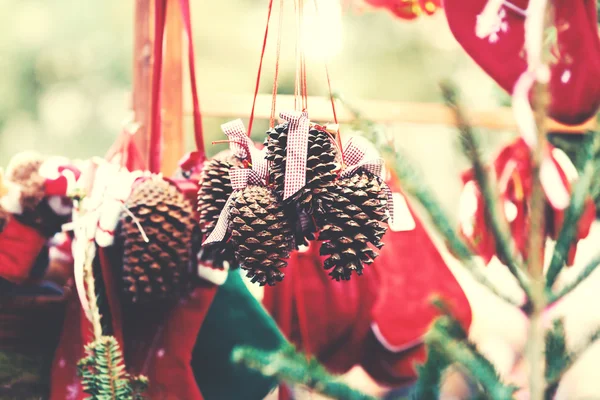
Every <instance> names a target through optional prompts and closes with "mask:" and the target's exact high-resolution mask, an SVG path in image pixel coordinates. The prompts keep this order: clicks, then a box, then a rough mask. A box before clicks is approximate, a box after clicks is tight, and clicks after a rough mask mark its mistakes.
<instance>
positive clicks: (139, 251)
mask: <svg viewBox="0 0 600 400" xmlns="http://www.w3.org/2000/svg"><path fill="white" fill-rule="evenodd" d="M127 207H128V209H129V211H130V212H131V213H132V214H133V215H134V216H135V217H136V218H137V220H138V221H139V223H140V225H141V226H142V229H143V230H144V233H145V234H146V236H147V237H148V239H149V242H148V243H146V242H145V241H144V238H143V236H142V233H141V232H140V230H139V228H138V226H137V224H136V223H135V222H134V221H133V219H132V217H131V216H130V215H129V214H127V213H124V214H123V215H122V217H121V226H120V237H121V239H122V240H123V247H124V254H123V282H124V285H125V287H124V290H125V293H126V295H128V296H129V297H130V298H131V301H132V302H134V303H147V302H150V301H153V300H159V299H171V298H174V297H175V296H177V295H178V294H179V293H180V292H181V291H182V289H183V288H184V284H185V279H184V278H185V277H184V274H185V273H186V272H188V269H189V265H190V254H191V237H192V232H193V227H194V218H193V210H192V207H191V205H190V204H189V203H188V202H187V201H186V199H185V197H184V196H183V194H182V193H180V192H179V191H178V190H177V188H176V187H175V186H174V185H173V184H171V183H169V182H167V181H165V180H163V179H162V178H157V177H155V178H151V179H147V180H145V181H144V182H142V183H140V184H139V185H138V186H136V187H135V188H134V190H133V192H132V194H131V196H130V198H129V200H128V201H127Z"/></svg>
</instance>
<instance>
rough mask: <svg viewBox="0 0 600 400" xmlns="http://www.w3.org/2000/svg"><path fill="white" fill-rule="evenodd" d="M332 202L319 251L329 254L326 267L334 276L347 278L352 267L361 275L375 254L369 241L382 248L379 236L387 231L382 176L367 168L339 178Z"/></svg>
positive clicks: (334, 277)
mask: <svg viewBox="0 0 600 400" xmlns="http://www.w3.org/2000/svg"><path fill="white" fill-rule="evenodd" d="M337 183H338V185H337V187H336V189H335V192H334V193H335V194H334V202H333V203H332V204H331V205H329V204H327V210H326V213H325V215H324V216H323V222H322V223H323V226H322V228H321V231H320V233H319V240H322V241H323V243H322V245H321V255H328V256H329V257H328V258H327V259H326V260H325V263H324V266H325V269H332V271H331V272H330V273H329V275H331V276H332V277H333V279H335V280H337V281H339V280H349V279H350V276H351V275H352V271H355V272H356V273H357V274H358V275H362V271H363V268H364V265H365V264H367V265H368V264H371V263H372V262H373V260H374V259H375V258H376V257H377V256H378V253H377V252H376V251H375V250H373V249H372V248H371V247H370V245H369V244H372V245H373V246H375V247H376V248H378V249H381V247H382V246H383V243H382V242H381V238H382V237H383V235H384V234H385V232H386V231H387V227H386V226H385V225H384V223H385V222H387V220H388V215H387V212H386V207H387V206H386V204H387V196H386V194H385V192H384V191H383V189H382V182H381V179H380V178H378V177H376V176H374V175H372V174H371V173H369V172H366V171H359V172H358V173H356V174H354V175H352V176H351V177H349V178H345V179H340V180H339V181H338V182H337Z"/></svg>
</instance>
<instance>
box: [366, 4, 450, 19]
mask: <svg viewBox="0 0 600 400" xmlns="http://www.w3.org/2000/svg"><path fill="white" fill-rule="evenodd" d="M365 1H366V2H367V3H368V4H370V5H371V6H374V7H380V8H387V9H388V10H389V11H390V12H392V13H393V14H394V15H395V16H396V17H398V18H400V19H404V20H413V19H416V18H418V17H419V16H421V15H423V14H426V15H433V14H434V13H435V12H436V11H438V10H439V9H441V8H442V1H441V0H365Z"/></svg>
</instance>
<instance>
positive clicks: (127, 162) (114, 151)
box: [104, 130, 147, 171]
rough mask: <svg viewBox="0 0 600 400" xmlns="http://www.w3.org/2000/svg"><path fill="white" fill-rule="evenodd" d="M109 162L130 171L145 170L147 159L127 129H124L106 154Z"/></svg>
mask: <svg viewBox="0 0 600 400" xmlns="http://www.w3.org/2000/svg"><path fill="white" fill-rule="evenodd" d="M104 158H105V159H106V160H107V161H108V162H112V163H116V164H119V165H121V166H122V167H125V168H127V169H128V170H129V171H136V170H142V171H143V170H145V169H146V168H147V166H146V160H144V157H143V156H142V153H141V152H140V150H139V148H138V147H137V145H136V144H135V141H134V140H133V135H132V134H131V133H130V132H128V131H127V130H124V131H122V132H121V133H120V134H119V136H118V137H117V140H116V141H115V143H114V144H113V145H112V146H111V147H110V149H108V152H107V153H106V155H105V156H104Z"/></svg>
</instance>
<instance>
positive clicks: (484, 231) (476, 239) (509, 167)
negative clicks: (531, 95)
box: [463, 138, 596, 265]
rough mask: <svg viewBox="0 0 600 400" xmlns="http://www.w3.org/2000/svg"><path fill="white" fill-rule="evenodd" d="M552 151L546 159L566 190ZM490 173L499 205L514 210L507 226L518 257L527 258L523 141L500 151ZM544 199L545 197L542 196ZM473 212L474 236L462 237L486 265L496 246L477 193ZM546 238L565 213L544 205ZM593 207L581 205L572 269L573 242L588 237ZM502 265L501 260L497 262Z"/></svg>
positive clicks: (469, 175)
mask: <svg viewBox="0 0 600 400" xmlns="http://www.w3.org/2000/svg"><path fill="white" fill-rule="evenodd" d="M552 150H553V147H552V146H551V145H548V148H547V150H546V152H545V154H546V157H551V159H552V162H553V164H554V166H555V167H556V168H557V170H558V172H559V175H560V179H561V181H562V184H563V185H565V187H566V188H567V189H568V190H570V186H571V185H570V183H569V181H568V179H567V176H566V173H565V171H564V170H563V169H562V167H561V165H560V164H559V163H558V161H557V159H556V158H555V157H554V153H553V151H552ZM493 165H494V172H495V175H496V181H497V182H498V185H499V187H498V191H499V193H500V196H501V197H500V201H501V202H502V203H504V202H506V201H509V202H510V203H512V204H513V205H514V206H515V209H516V211H517V215H516V218H515V219H514V221H512V222H510V229H511V233H512V236H513V239H514V241H515V244H516V246H517V248H518V249H519V251H520V253H521V254H522V255H523V256H524V257H525V258H526V257H527V241H528V238H529V214H530V207H531V205H530V200H531V192H532V179H531V177H532V165H531V152H530V150H529V148H528V146H527V144H526V143H525V142H524V141H523V139H521V138H519V139H517V140H516V141H515V142H513V143H511V144H509V145H508V146H506V147H504V148H503V149H502V150H501V151H500V153H499V154H498V156H497V157H496V159H495V161H494V164H493ZM473 179H474V178H473V172H472V171H471V170H469V171H467V172H465V173H464V174H463V181H464V182H465V183H467V182H472V181H473ZM546 196H547V197H548V193H546ZM476 198H477V209H476V211H475V215H474V230H473V231H474V232H473V235H468V234H465V233H464V230H463V234H464V236H465V238H466V239H467V240H468V241H469V242H470V243H471V244H472V246H473V249H474V251H475V252H476V253H477V254H479V255H480V256H482V257H483V259H484V260H485V262H486V263H488V262H489V261H490V260H491V259H492V257H493V256H494V255H496V244H495V240H494V238H493V234H492V233H491V232H490V231H489V224H488V223H487V218H486V215H485V209H484V199H483V195H482V194H481V192H480V191H479V189H477V191H476ZM546 203H547V204H546V215H547V223H546V234H547V235H548V236H549V237H551V238H553V239H556V238H557V237H558V234H559V233H560V230H561V228H562V223H563V221H564V217H565V210H561V209H557V208H555V207H553V206H552V205H551V203H550V202H549V201H547V202H546ZM595 213H596V209H595V205H594V202H593V200H592V199H591V197H588V198H587V199H586V202H585V208H584V211H583V215H582V218H581V220H580V221H579V225H578V232H577V237H576V241H575V243H574V244H573V246H572V248H571V251H570V253H569V257H568V260H567V265H572V263H573V261H574V258H575V253H576V248H577V241H578V240H580V239H583V238H585V237H587V235H588V234H589V231H590V228H591V225H592V222H593V221H594V219H595ZM501 261H503V262H505V260H501Z"/></svg>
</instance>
